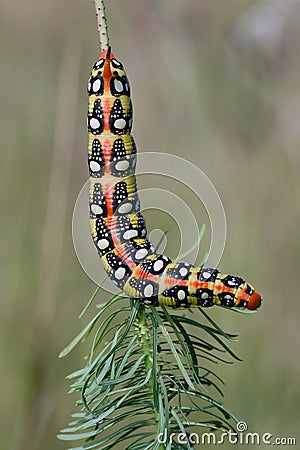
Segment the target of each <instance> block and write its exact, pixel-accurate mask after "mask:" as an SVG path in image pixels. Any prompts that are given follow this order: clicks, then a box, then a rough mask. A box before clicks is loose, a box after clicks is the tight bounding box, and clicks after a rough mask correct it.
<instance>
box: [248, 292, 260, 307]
mask: <svg viewBox="0 0 300 450" xmlns="http://www.w3.org/2000/svg"><path fill="white" fill-rule="evenodd" d="M261 303H262V298H261V296H260V295H259V294H258V293H257V292H255V291H254V292H253V293H252V294H251V295H250V298H249V301H248V303H247V306H246V308H247V309H250V310H251V311H254V310H255V309H258V308H259V307H260V306H261Z"/></svg>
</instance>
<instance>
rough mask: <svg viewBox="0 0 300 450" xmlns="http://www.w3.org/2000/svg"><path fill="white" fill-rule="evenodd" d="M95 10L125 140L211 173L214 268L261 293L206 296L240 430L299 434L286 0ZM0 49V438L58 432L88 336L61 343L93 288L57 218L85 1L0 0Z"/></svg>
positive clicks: (297, 137)
mask: <svg viewBox="0 0 300 450" xmlns="http://www.w3.org/2000/svg"><path fill="white" fill-rule="evenodd" d="M107 13H108V18H109V30H110V38H111V43H112V45H113V51H114V53H115V55H116V56H117V57H118V58H119V59H120V60H121V61H123V62H124V64H125V67H126V68H127V73H128V75H129V78H130V81H131V87H132V95H133V102H134V111H135V120H134V129H133V133H134V136H135V138H136V142H137V144H138V146H139V148H140V149H141V150H143V151H164V152H169V153H173V154H175V155H178V156H183V157H185V158H186V159H188V160H190V161H192V162H193V163H194V164H196V165H197V166H198V167H200V168H201V169H202V170H203V171H204V172H205V173H206V174H207V176H208V177H209V178H210V179H211V180H212V182H213V183H214V185H215V186H216V188H217V190H218V192H219V194H220V196H221V198H222V201H223V204H224V207H225V210H226V216H227V222H228V237H227V245H226V249H225V252H224V255H223V258H222V261H221V263H220V268H221V269H222V270H223V271H225V272H228V273H233V274H239V275H242V276H243V277H244V278H246V279H247V280H249V281H251V282H252V283H253V284H254V285H255V286H256V287H257V289H258V290H259V291H260V292H261V293H262V295H263V297H264V300H265V301H264V306H263V308H262V309H261V310H260V312H259V313H257V314H255V315H251V316H250V317H248V316H243V315H238V314H233V313H230V312H227V311H222V310H221V311H220V310H218V308H214V310H212V311H211V315H212V317H213V318H214V319H215V320H217V321H218V323H219V324H220V325H222V326H223V327H224V328H225V329H226V330H227V331H231V332H236V333H239V334H240V338H239V342H238V343H237V344H234V348H233V349H234V351H235V352H237V353H238V354H239V355H240V356H241V357H242V358H243V362H242V363H236V364H235V365H233V366H232V365H231V366H226V367H221V366H220V368H219V371H220V374H221V375H222V376H223V377H224V379H225V380H226V386H225V399H224V404H225V405H226V407H227V408H228V409H230V410H231V411H233V412H234V413H235V414H236V415H237V416H238V417H239V418H241V419H243V420H246V422H247V423H248V426H249V428H250V429H251V430H253V431H257V432H261V433H263V432H269V433H272V434H273V435H274V436H285V437H287V436H294V437H298V439H299V438H300V437H299V434H298V436H297V432H298V433H299V429H300V414H299V387H300V386H299V379H300V376H299V369H300V362H299V361H300V359H299V320H300V310H299V288H298V282H299V262H300V239H299V227H300V214H299V207H300V183H299V171H300V125H299V117H300V57H299V42H300V26H299V23H300V2H297V1H294V2H291V1H277V0H272V1H268V0H222V1H221V0H172V1H170V0H147V1H146V0H127V1H126V2H125V1H124V0H111V1H107ZM0 52H1V53H0V67H1V70H0V91H1V97H0V99H1V103H0V105H1V108H0V109H1V117H0V118H1V120H0V133H1V163H0V171H1V175H0V183H1V216H0V217H1V255H2V263H1V274H0V286H1V313H0V318H1V319H0V320H1V325H0V333H1V342H0V346H1V371H0V386H1V387H0V389H1V410H0V411H1V412H0V428H1V433H0V436H1V437H0V441H1V442H0V446H1V448H3V449H4V448H5V449H6V450H21V449H22V450H40V449H51V450H60V449H61V450H63V449H65V448H67V445H66V443H64V442H60V441H58V440H57V439H56V434H57V432H58V431H59V429H60V428H61V427H63V426H65V425H66V424H67V422H68V421H69V418H70V414H71V413H73V412H75V406H74V402H75V400H76V398H75V396H68V395H67V390H68V382H67V381H66V380H65V376H66V375H67V374H68V373H69V372H71V371H73V370H76V369H77V368H80V367H81V366H82V364H83V359H82V358H83V356H84V354H85V353H86V351H87V348H88V346H87V345H82V346H80V348H79V349H78V350H77V351H75V352H74V353H73V354H71V355H70V356H69V357H67V358H65V359H63V360H59V359H58V353H59V351H60V350H61V349H62V348H63V347H64V345H65V344H66V343H67V342H68V341H70V340H71V338H72V337H73V336H74V335H75V334H76V333H77V332H78V331H79V330H80V329H81V328H82V327H83V325H84V324H85V323H86V321H87V318H83V319H82V320H80V321H79V320H78V315H79V313H80V311H81V310H82V308H83V306H84V305H85V304H86V302H87V300H88V299H89V297H90V295H91V293H92V292H93V291H94V289H95V285H94V284H93V282H92V281H91V280H90V279H89V278H88V277H87V276H86V274H85V273H84V271H83V270H82V268H81V266H80V265H79V263H78V261H77V258H76V254H75V252H74V249H73V245H72V236H71V221H72V211H73V207H74V203H75V201H76V197H77V195H78V193H79V191H80V189H81V187H82V185H83V184H84V182H85V181H86V179H87V176H88V173H87V167H86V147H87V133H86V128H85V115H86V103H87V95H86V80H87V78H88V76H89V71H90V68H91V67H92V65H93V63H94V61H95V60H96V58H97V57H98V53H99V51H98V36H97V29H96V22H95V17H94V9H93V4H92V1H91V0H72V1H70V0H69V1H64V2H61V1H59V0H51V1H45V0H26V1H23V2H21V1H18V2H12V1H11V0H1V1H0ZM163 182H164V181H162V183H163ZM141 183H143V180H141ZM145 183H148V184H149V180H148V181H147V180H146V181H145ZM150 184H151V183H150ZM141 185H142V184H141ZM179 191H180V188H179ZM187 201H189V200H188V199H187ZM193 202H194V200H193V199H192V198H191V199H190V206H191V208H194V209H196V210H197V205H196V203H195V205H194V203H193ZM195 214H197V211H195ZM149 220H150V227H154V228H157V227H162V228H164V227H168V225H165V224H164V223H160V222H159V220H160V218H159V215H157V216H156V215H155V213H153V214H152V216H151V217H150V218H149ZM162 220H163V219H162ZM199 221H200V222H201V223H202V222H206V223H207V218H206V217H202V218H201V217H200V218H199ZM207 225H208V231H207V235H206V239H208V241H209V223H207ZM184 232H187V233H188V232H189V230H184ZM171 235H172V233H171V232H170V236H171ZM174 236H175V237H173V241H172V237H170V238H169V237H168V239H169V240H168V247H169V248H171V249H172V246H176V242H175V240H176V239H177V234H176V233H175V234H174ZM171 253H172V252H171ZM103 297H104V298H106V297H105V293H104V294H103ZM215 309H216V310H215ZM90 314H93V310H92V311H91V313H90ZM200 431H201V430H200ZM223 448H226V446H223Z"/></svg>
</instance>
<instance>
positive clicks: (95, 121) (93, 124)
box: [90, 117, 100, 130]
mask: <svg viewBox="0 0 300 450" xmlns="http://www.w3.org/2000/svg"><path fill="white" fill-rule="evenodd" d="M90 127H91V128H93V130H96V129H97V128H99V127H100V122H99V120H98V119H95V117H92V118H91V120H90Z"/></svg>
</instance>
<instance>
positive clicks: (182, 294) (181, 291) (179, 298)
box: [177, 289, 185, 300]
mask: <svg viewBox="0 0 300 450" xmlns="http://www.w3.org/2000/svg"><path fill="white" fill-rule="evenodd" d="M177 297H178V300H184V299H185V292H184V290H183V289H180V291H178V293H177Z"/></svg>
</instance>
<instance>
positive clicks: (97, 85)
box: [93, 78, 101, 92]
mask: <svg viewBox="0 0 300 450" xmlns="http://www.w3.org/2000/svg"><path fill="white" fill-rule="evenodd" d="M100 86H101V81H100V80H99V78H97V80H95V81H94V83H93V91H94V92H98V91H99V89H100Z"/></svg>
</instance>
